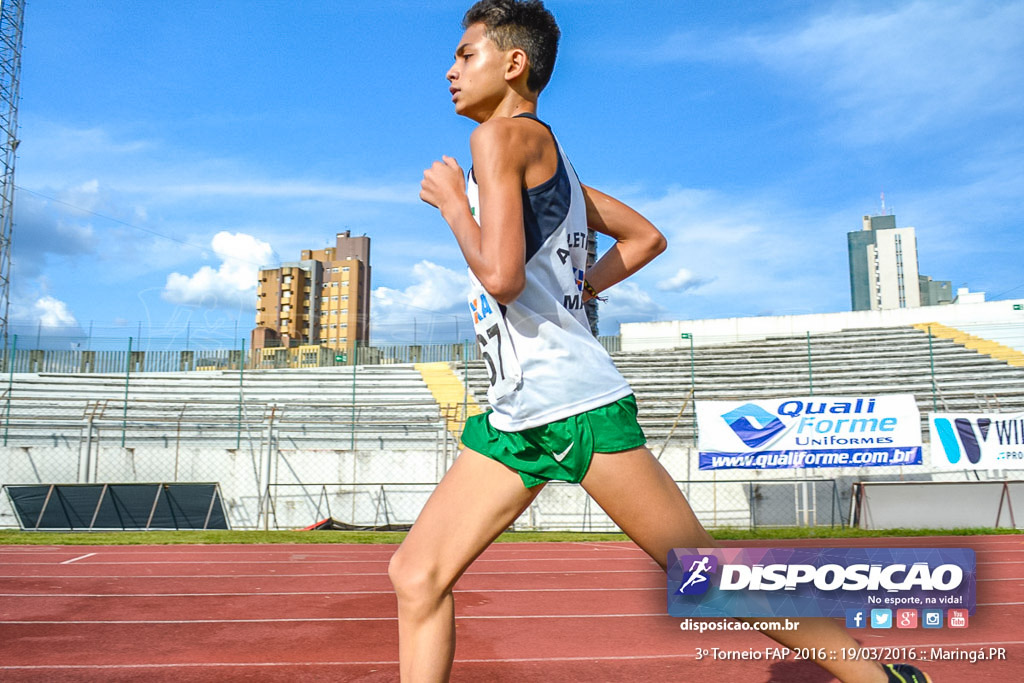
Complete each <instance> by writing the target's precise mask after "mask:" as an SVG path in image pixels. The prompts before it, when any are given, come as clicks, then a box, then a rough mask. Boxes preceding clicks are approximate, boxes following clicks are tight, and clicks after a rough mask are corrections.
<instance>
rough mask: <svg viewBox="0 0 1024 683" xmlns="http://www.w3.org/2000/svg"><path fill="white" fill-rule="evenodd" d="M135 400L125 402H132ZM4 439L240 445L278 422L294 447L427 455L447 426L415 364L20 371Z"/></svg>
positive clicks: (9, 396)
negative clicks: (91, 430) (97, 437)
mask: <svg viewBox="0 0 1024 683" xmlns="http://www.w3.org/2000/svg"><path fill="white" fill-rule="evenodd" d="M126 398H127V401H126ZM2 401H3V403H2V404H0V408H2V409H3V411H4V414H3V416H4V419H3V425H2V427H3V434H4V440H5V441H6V442H8V443H11V444H19V445H21V444H25V445H29V444H32V443H36V442H39V443H50V444H51V445H57V444H58V443H61V442H71V441H75V440H77V439H78V438H79V434H80V433H82V432H83V430H84V428H85V426H86V425H87V424H89V423H92V424H93V425H94V426H95V427H96V428H97V429H101V430H107V431H117V432H118V435H120V434H121V433H122V432H125V433H126V435H127V437H128V439H129V440H134V442H136V443H138V442H139V441H143V442H164V443H166V442H168V441H169V440H170V441H172V442H184V443H187V442H193V443H196V444H203V445H206V444H213V443H217V444H219V445H234V444H235V443H237V441H238V439H239V434H247V435H252V434H257V435H258V434H259V433H260V432H261V431H262V430H263V429H264V427H265V425H267V424H268V423H269V422H270V421H272V422H273V425H274V428H275V430H276V434H277V438H278V439H279V441H281V442H282V445H291V446H294V447H295V448H301V447H303V446H308V445H315V446H318V447H331V446H332V445H334V444H337V447H341V448H345V447H351V446H352V445H353V444H355V442H356V441H357V440H358V441H359V442H360V443H361V444H362V445H363V446H364V447H376V448H391V449H403V448H424V447H428V446H429V447H431V448H433V446H434V445H435V444H436V442H437V440H438V438H439V437H438V434H439V433H440V432H442V431H443V430H444V426H445V422H444V420H443V418H442V415H441V409H440V406H439V404H438V402H437V401H436V400H435V399H434V397H433V395H432V394H431V391H430V389H429V388H428V386H427V385H426V383H425V382H424V381H423V378H422V376H421V374H420V373H419V372H418V371H417V370H416V369H415V368H414V367H413V366H412V365H411V364H404V365H387V366H375V365H360V366H356V368H355V370H353V369H352V368H351V367H339V368H302V369H290V370H246V371H245V372H244V373H243V374H242V375H240V374H239V372H238V371H228V370H225V371H193V372H180V373H138V374H132V375H131V376H130V377H129V378H128V381H127V390H126V378H125V376H124V375H123V374H77V373H68V374H60V373H18V374H15V375H13V377H12V381H11V383H10V386H9V388H8V391H5V392H4V393H3V396H2Z"/></svg>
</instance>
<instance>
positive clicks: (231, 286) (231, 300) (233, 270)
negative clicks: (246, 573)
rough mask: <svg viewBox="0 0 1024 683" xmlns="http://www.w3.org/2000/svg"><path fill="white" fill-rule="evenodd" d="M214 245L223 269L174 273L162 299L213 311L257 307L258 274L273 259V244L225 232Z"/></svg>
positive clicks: (222, 232)
mask: <svg viewBox="0 0 1024 683" xmlns="http://www.w3.org/2000/svg"><path fill="white" fill-rule="evenodd" d="M210 246H211V247H212V248H213V252H214V253H215V254H216V255H217V257H218V258H219V259H220V260H221V263H220V266H219V267H218V268H217V269H216V270H214V269H213V268H211V267H210V266H203V267H202V268H200V269H199V270H198V271H196V272H195V273H194V274H193V275H183V274H181V273H171V274H170V275H168V276H167V283H166V284H165V286H164V291H163V294H162V297H163V298H164V299H165V300H167V301H170V302H171V303H176V304H187V305H198V306H206V307H210V308H222V307H228V306H243V307H245V306H248V307H252V306H254V301H255V299H254V293H255V289H256V279H257V274H258V273H259V268H260V265H264V264H267V263H268V262H269V261H270V259H271V256H272V254H273V250H272V249H271V247H270V245H269V244H267V243H266V242H264V241H263V240H260V239H257V238H256V237H253V236H252V235H246V234H244V233H230V232H227V231H221V232H218V233H217V234H216V235H214V237H213V240H212V241H211V243H210Z"/></svg>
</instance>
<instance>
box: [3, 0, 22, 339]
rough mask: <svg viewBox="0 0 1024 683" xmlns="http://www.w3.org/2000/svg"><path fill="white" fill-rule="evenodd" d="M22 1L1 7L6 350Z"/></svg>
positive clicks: (5, 2)
mask: <svg viewBox="0 0 1024 683" xmlns="http://www.w3.org/2000/svg"><path fill="white" fill-rule="evenodd" d="M24 26H25V0H2V4H0V328H2V330H0V333H2V335H3V345H4V348H7V315H8V312H9V311H10V304H11V293H10V288H11V238H12V237H13V234H14V159H15V153H16V152H17V150H18V97H19V94H18V93H19V91H20V88H21V31H22V29H23V28H24Z"/></svg>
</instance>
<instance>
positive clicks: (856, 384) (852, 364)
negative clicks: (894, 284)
mask: <svg viewBox="0 0 1024 683" xmlns="http://www.w3.org/2000/svg"><path fill="white" fill-rule="evenodd" d="M612 358H613V359H614V361H615V364H616V366H618V368H619V370H620V371H621V372H622V374H623V375H624V376H625V377H626V379H627V380H628V381H629V382H630V384H631V385H632V386H633V389H634V391H635V392H636V396H637V403H638V405H639V407H640V422H641V425H642V426H643V427H644V430H645V432H646V433H647V435H648V437H649V439H650V441H651V442H652V443H655V444H656V443H659V442H660V440H663V439H664V438H665V437H666V436H667V435H668V434H669V432H670V431H672V426H673V423H674V422H676V420H677V418H678V417H679V412H680V409H681V408H682V407H683V404H684V402H686V400H687V396H688V395H689V393H690V388H691V374H690V373H691V365H690V349H689V347H688V346H686V347H681V348H674V349H664V350H659V351H645V352H616V353H613V354H612ZM933 366H934V383H933V373H932V368H933ZM469 375H470V388H471V390H472V391H473V393H474V394H475V395H476V396H477V397H483V396H485V395H486V391H487V373H486V369H485V367H484V365H483V362H482V361H475V362H471V363H470V372H469ZM692 385H693V387H694V389H695V395H696V398H697V400H742V399H757V398H770V397H785V396H807V395H810V394H812V393H813V394H814V395H818V396H833V395H835V396H851V395H864V394H895V393H904V394H905V393H911V394H913V395H914V397H915V399H916V400H917V403H918V406H919V408H920V410H921V413H922V420H925V419H926V414H927V413H928V412H931V411H933V407H937V409H938V410H940V411H950V412H952V411H963V412H978V411H989V410H991V411H1024V368H1017V367H1012V366H1010V365H1008V364H1007V363H1006V362H1004V361H1000V360H996V359H993V358H991V357H988V356H985V355H983V354H979V353H977V352H975V351H973V350H970V349H966V348H964V347H963V346H960V345H958V344H956V343H954V342H953V341H951V340H948V339H936V338H933V339H932V340H931V343H930V344H929V337H928V334H927V333H925V332H922V331H920V330H916V329H914V328H912V327H909V326H908V327H886V328H873V329H856V330H847V331H841V332H835V333H822V334H812V335H811V336H810V363H809V362H808V338H807V337H806V336H792V337H776V338H771V339H764V340H760V341H744V342H732V343H724V344H720V345H714V346H698V347H696V348H695V350H694V357H693V380H692ZM692 410H693V407H692V402H691V404H690V406H688V407H687V409H686V410H685V412H684V413H683V416H682V418H681V419H679V423H678V425H676V428H675V430H674V439H675V440H677V441H679V442H687V441H690V442H692V439H693V421H692V418H690V417H687V416H692ZM924 424H925V427H926V426H927V424H926V423H924ZM925 434H926V435H927V429H925Z"/></svg>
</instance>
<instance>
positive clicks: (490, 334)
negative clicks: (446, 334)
mask: <svg viewBox="0 0 1024 683" xmlns="http://www.w3.org/2000/svg"><path fill="white" fill-rule="evenodd" d="M469 279H470V282H471V283H472V287H471V288H470V293H469V310H470V312H471V313H472V314H473V331H474V332H475V333H476V343H477V345H478V346H479V347H480V355H481V357H483V359H484V365H485V366H486V367H487V379H488V381H489V382H490V388H489V389H488V391H487V394H488V396H489V397H490V399H491V400H492V401H495V400H498V399H500V398H502V397H504V396H507V395H509V394H511V393H512V392H513V391H515V390H516V389H518V388H519V386H520V384H521V383H522V380H523V371H522V368H521V367H520V365H519V359H518V358H517V357H516V350H515V348H514V347H513V345H512V338H511V336H510V335H509V332H508V326H507V325H506V324H505V317H504V316H503V315H502V314H501V310H500V309H499V308H498V302H497V301H495V300H494V299H492V298H491V295H490V294H488V293H487V290H485V289H484V288H483V286H482V285H481V284H480V282H479V281H478V280H477V279H476V277H475V276H474V275H473V273H472V272H470V274H469Z"/></svg>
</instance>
